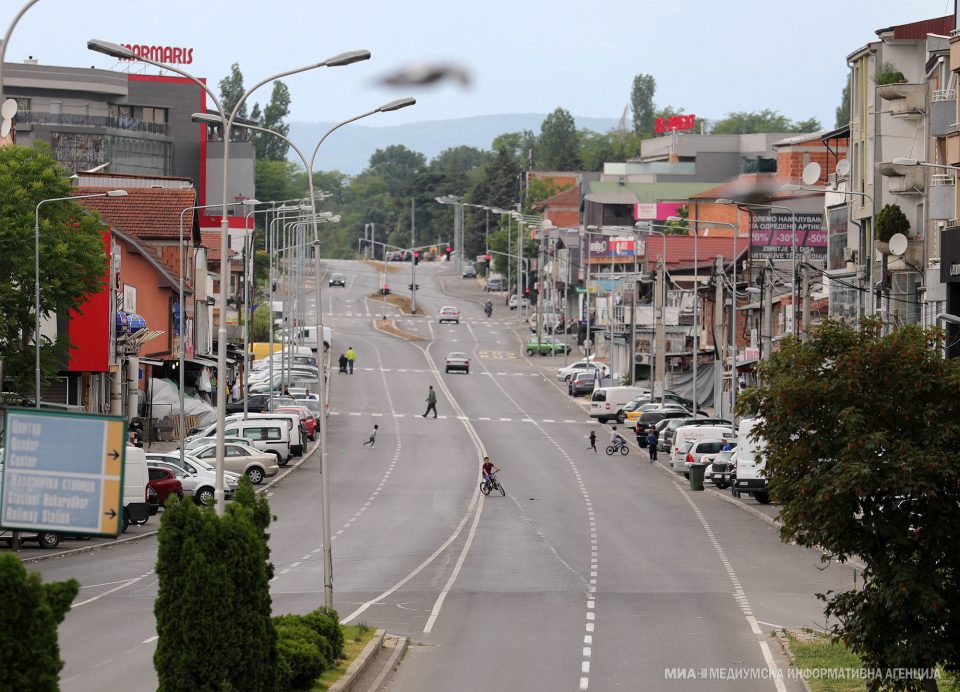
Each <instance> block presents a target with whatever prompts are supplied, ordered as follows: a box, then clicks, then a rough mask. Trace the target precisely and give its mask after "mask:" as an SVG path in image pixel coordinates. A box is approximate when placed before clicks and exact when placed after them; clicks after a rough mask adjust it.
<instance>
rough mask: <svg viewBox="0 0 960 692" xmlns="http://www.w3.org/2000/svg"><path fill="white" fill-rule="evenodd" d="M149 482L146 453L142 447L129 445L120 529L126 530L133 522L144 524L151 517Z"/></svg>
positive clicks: (126, 455)
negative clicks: (148, 498) (148, 497)
mask: <svg viewBox="0 0 960 692" xmlns="http://www.w3.org/2000/svg"><path fill="white" fill-rule="evenodd" d="M149 482H150V474H149V472H148V471H147V457H146V455H145V454H144V452H143V450H142V449H141V448H140V447H134V446H132V445H127V451H126V454H125V460H124V464H123V496H122V500H121V503H122V504H123V518H122V520H121V522H120V531H126V530H127V527H128V526H130V524H131V523H136V524H143V523H145V522H146V521H147V519H149V518H150V504H149V503H148V502H147V483H149Z"/></svg>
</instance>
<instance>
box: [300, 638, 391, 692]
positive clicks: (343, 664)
mask: <svg viewBox="0 0 960 692" xmlns="http://www.w3.org/2000/svg"><path fill="white" fill-rule="evenodd" d="M340 629H342V630H343V640H344V645H343V648H344V654H345V656H346V658H344V659H342V660H340V661H337V667H336V668H331V669H330V670H328V671H326V672H325V673H324V674H323V675H321V676H320V679H319V680H317V682H316V683H314V685H313V691H314V692H319V691H325V690H328V689H330V685H332V684H333V683H335V682H336V681H337V680H339V679H340V678H341V677H343V674H344V673H346V672H347V668H349V667H350V664H352V663H353V662H354V660H356V658H357V656H359V655H360V652H361V651H363V647H365V646H366V645H367V644H369V643H370V640H371V639H373V635H375V634H376V632H377V631H376V629H375V628H373V627H370V626H369V625H341V626H340Z"/></svg>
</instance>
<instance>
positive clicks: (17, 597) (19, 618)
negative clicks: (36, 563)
mask: <svg viewBox="0 0 960 692" xmlns="http://www.w3.org/2000/svg"><path fill="white" fill-rule="evenodd" d="M79 589H80V585H79V584H78V583H77V581H76V580H75V579H71V580H69V581H65V582H51V583H48V584H44V583H42V582H41V581H40V575H39V574H36V573H33V574H29V575H28V574H27V570H26V569H25V568H24V566H23V563H22V562H20V558H19V557H17V556H16V555H13V554H12V553H4V554H0V599H2V601H3V607H2V608H0V652H3V653H2V656H3V661H4V663H3V664H2V665H0V690H31V691H32V692H34V691H36V692H47V691H48V690H49V691H51V692H53V691H54V690H59V689H60V671H61V670H62V669H63V661H62V660H60V646H59V644H58V642H57V626H58V625H59V624H60V623H61V622H63V618H64V616H65V615H66V614H67V611H68V610H70V604H71V603H72V602H73V599H74V598H76V597H77V592H78V591H79Z"/></svg>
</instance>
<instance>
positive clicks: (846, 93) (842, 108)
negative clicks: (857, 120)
mask: <svg viewBox="0 0 960 692" xmlns="http://www.w3.org/2000/svg"><path fill="white" fill-rule="evenodd" d="M849 124H850V80H849V79H847V81H846V83H845V84H844V85H843V93H842V94H841V95H840V105H839V106H837V119H836V122H834V124H833V126H834V127H835V128H837V129H839V128H841V127H845V126H847V125H849Z"/></svg>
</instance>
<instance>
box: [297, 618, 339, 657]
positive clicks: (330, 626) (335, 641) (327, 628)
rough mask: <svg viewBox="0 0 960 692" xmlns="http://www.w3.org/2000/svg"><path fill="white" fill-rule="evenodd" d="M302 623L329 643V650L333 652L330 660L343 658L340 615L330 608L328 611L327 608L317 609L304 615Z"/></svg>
mask: <svg viewBox="0 0 960 692" xmlns="http://www.w3.org/2000/svg"><path fill="white" fill-rule="evenodd" d="M303 622H304V624H306V625H307V626H309V627H310V628H311V629H312V630H313V631H314V632H316V633H317V634H320V635H322V636H323V637H325V638H326V640H327V641H328V642H330V648H331V650H332V652H333V655H332V656H331V658H332V660H336V659H338V658H343V655H344V651H343V646H344V639H343V630H342V629H340V615H339V614H338V613H337V611H335V610H333V609H332V608H331V609H329V610H328V609H327V608H317V609H316V610H314V611H313V612H311V613H307V614H306V615H304V616H303Z"/></svg>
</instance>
